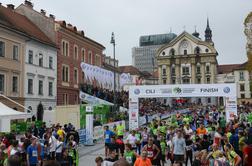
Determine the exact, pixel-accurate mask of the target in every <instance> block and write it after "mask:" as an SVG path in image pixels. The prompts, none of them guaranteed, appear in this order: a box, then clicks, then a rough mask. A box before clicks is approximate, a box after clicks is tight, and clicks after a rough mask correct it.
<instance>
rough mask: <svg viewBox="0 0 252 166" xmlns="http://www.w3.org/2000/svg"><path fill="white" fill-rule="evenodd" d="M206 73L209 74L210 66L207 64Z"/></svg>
mask: <svg viewBox="0 0 252 166" xmlns="http://www.w3.org/2000/svg"><path fill="white" fill-rule="evenodd" d="M206 73H207V74H210V66H209V65H206Z"/></svg>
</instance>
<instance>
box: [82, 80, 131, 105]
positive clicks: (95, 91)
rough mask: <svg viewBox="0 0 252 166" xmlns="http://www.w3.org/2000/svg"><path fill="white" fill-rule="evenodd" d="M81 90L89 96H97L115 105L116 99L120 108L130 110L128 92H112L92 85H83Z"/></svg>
mask: <svg viewBox="0 0 252 166" xmlns="http://www.w3.org/2000/svg"><path fill="white" fill-rule="evenodd" d="M81 90H82V91H83V92H85V93H87V94H89V95H92V96H95V97H97V98H100V99H102V100H105V101H108V102H111V103H114V98H115V100H116V103H117V105H118V106H121V107H124V108H128V105H129V102H128V101H129V93H128V92H126V91H123V90H122V91H116V92H114V91H112V90H109V89H105V88H101V87H95V86H93V85H90V84H83V85H82V86H81Z"/></svg>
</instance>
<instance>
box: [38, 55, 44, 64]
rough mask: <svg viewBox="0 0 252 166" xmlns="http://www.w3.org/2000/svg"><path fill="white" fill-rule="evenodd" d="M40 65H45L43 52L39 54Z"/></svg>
mask: <svg viewBox="0 0 252 166" xmlns="http://www.w3.org/2000/svg"><path fill="white" fill-rule="evenodd" d="M39 66H40V67H43V54H39Z"/></svg>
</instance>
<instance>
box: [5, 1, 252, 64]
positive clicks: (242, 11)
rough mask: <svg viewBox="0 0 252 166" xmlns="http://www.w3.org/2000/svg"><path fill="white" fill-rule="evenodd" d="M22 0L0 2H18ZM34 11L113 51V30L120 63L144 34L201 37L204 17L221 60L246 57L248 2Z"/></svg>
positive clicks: (98, 4) (46, 4) (69, 4)
mask: <svg viewBox="0 0 252 166" xmlns="http://www.w3.org/2000/svg"><path fill="white" fill-rule="evenodd" d="M23 1H24V0H1V2H2V3H3V4H9V3H12V4H14V5H16V6H17V5H19V4H21V3H22V2H23ZM32 2H33V3H34V7H35V9H36V10H38V11H40V9H45V10H46V11H47V13H48V14H49V13H51V14H53V15H55V16H56V19H57V20H65V21H66V22H67V23H71V24H72V25H75V26H76V27H77V28H78V29H83V30H84V31H85V34H86V36H88V37H90V38H92V39H94V40H96V41H97V42H99V43H101V44H103V45H104V46H105V47H106V50H105V53H106V55H112V46H111V44H110V37H111V32H112V31H114V32H115V35H116V44H117V45H116V57H117V58H118V59H119V63H120V65H127V64H131V61H132V58H131V48H132V47H134V46H138V44H139V37H140V36H141V35H148V34H161V33H168V32H169V31H170V29H172V32H174V33H176V34H178V35H179V34H180V33H181V32H182V31H183V30H184V28H183V27H185V29H186V31H187V32H189V33H192V32H193V31H194V27H195V26H196V27H197V31H198V32H200V34H201V37H202V38H203V35H204V30H205V27H206V19H207V16H208V17H209V20H210V27H211V28H212V31H213V40H214V42H215V46H216V49H217V51H218V52H219V57H218V61H219V64H229V63H239V62H244V61H246V38H245V36H244V33H243V29H244V27H243V21H244V19H245V17H246V16H247V14H248V13H249V12H250V11H252V0H32Z"/></svg>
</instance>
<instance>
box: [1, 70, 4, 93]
mask: <svg viewBox="0 0 252 166" xmlns="http://www.w3.org/2000/svg"><path fill="white" fill-rule="evenodd" d="M0 92H4V75H3V74H0Z"/></svg>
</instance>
